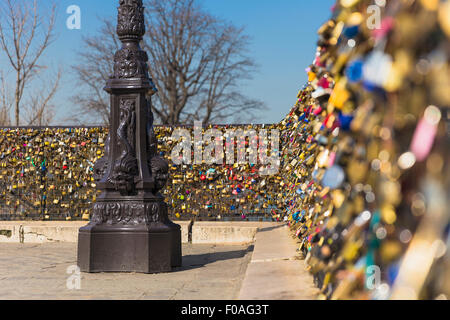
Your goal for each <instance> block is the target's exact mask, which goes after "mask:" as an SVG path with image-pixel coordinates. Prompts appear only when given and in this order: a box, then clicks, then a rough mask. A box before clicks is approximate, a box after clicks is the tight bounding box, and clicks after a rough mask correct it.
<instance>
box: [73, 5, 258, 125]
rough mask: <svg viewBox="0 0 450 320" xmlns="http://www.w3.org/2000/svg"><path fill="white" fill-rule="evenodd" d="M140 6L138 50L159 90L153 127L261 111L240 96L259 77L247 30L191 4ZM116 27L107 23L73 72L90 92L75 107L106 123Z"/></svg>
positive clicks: (88, 40) (245, 116)
mask: <svg viewBox="0 0 450 320" xmlns="http://www.w3.org/2000/svg"><path fill="white" fill-rule="evenodd" d="M145 6H146V25H147V33H146V35H145V36H144V41H143V49H144V50H146V51H147V53H148V54H149V71H150V75H151V77H152V78H153V81H154V82H155V85H156V87H157V89H158V93H157V95H156V96H155V97H156V98H155V99H154V100H153V106H152V109H153V112H154V114H155V118H156V121H159V122H160V123H161V124H168V125H176V124H183V123H192V122H193V121H195V120H199V121H203V122H204V123H214V122H217V121H225V120H230V119H231V118H233V117H234V118H237V117H238V118H239V120H240V121H245V120H247V119H248V120H250V119H251V120H254V119H255V118H257V116H256V115H255V111H257V110H261V109H263V108H265V106H264V104H263V103H262V102H260V101H257V100H254V99H249V98H247V97H246V96H245V95H243V94H242V93H241V92H240V90H239V88H240V86H241V85H242V80H245V79H249V78H250V75H251V74H252V72H254V71H255V69H256V66H255V64H254V63H253V61H252V60H251V59H250V58H249V57H248V56H247V46H248V43H249V39H248V37H247V36H245V35H244V30H243V29H239V28H236V27H235V26H233V25H232V24H230V23H227V22H224V21H222V20H220V19H218V18H216V17H214V16H212V15H211V14H209V13H208V12H206V11H205V10H204V9H203V8H201V7H200V6H199V5H198V4H197V3H196V1H195V0H166V1H158V0H147V1H145ZM114 25H115V24H114ZM114 25H113V24H112V23H111V22H108V20H105V21H104V26H103V28H102V29H101V31H100V35H99V36H97V37H91V38H86V39H84V43H85V50H84V51H83V52H81V53H80V55H81V57H82V59H81V60H80V63H79V64H78V65H77V66H75V67H74V70H75V72H76V75H77V77H78V79H79V80H80V84H84V86H83V88H84V89H86V88H88V89H89V95H88V96H86V95H84V97H82V98H76V99H75V100H76V101H77V102H78V103H79V105H80V107H81V109H82V110H84V111H86V110H91V111H93V112H95V113H96V114H98V115H100V116H101V118H102V120H103V121H104V122H105V123H108V121H107V119H108V115H109V107H108V105H109V102H108V100H107V95H106V94H105V93H103V92H102V88H103V86H104V83H105V81H106V80H107V79H108V77H109V76H110V75H111V74H112V73H113V70H112V67H113V66H112V61H113V54H114V52H115V51H116V50H117V49H118V48H119V43H120V42H119V41H118V38H117V35H116V34H115V27H114ZM84 92H85V91H84ZM91 114H92V112H91Z"/></svg>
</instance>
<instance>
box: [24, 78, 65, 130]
mask: <svg viewBox="0 0 450 320" xmlns="http://www.w3.org/2000/svg"><path fill="white" fill-rule="evenodd" d="M61 75H62V71H61V69H60V70H58V73H57V74H56V76H55V78H54V82H53V86H52V87H51V88H50V89H49V90H43V89H42V88H40V89H39V91H37V92H34V93H33V94H32V95H31V97H30V102H29V103H27V106H26V107H25V122H26V124H27V125H28V126H46V125H49V124H50V123H51V121H52V120H53V117H54V116H55V112H54V106H53V105H52V104H51V101H52V99H53V97H54V96H55V94H56V91H57V90H58V87H59V82H60V80H61ZM42 82H44V81H42Z"/></svg>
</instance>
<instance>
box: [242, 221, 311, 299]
mask: <svg viewBox="0 0 450 320" xmlns="http://www.w3.org/2000/svg"><path fill="white" fill-rule="evenodd" d="M297 247H298V245H297V244H296V241H295V240H293V239H292V238H291V236H290V232H289V229H288V227H287V225H276V226H272V227H266V228H262V229H259V230H258V233H257V234H256V240H255V248H254V252H253V255H252V259H251V261H250V264H249V266H248V268H247V271H246V275H245V278H244V281H243V284H242V288H241V291H240V294H239V299H241V300H266V299H267V300H314V299H315V298H316V296H317V294H318V289H317V288H316V287H315V286H314V281H313V277H312V276H311V275H310V274H309V272H308V271H306V270H305V265H304V261H303V260H300V259H299V255H298V253H297V252H296V249H297Z"/></svg>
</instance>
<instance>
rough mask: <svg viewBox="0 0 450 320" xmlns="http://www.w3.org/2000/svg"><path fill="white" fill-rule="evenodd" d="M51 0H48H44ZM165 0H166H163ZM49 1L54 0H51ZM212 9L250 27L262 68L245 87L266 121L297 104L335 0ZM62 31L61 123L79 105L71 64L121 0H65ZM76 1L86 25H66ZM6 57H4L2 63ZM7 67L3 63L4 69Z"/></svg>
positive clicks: (253, 0) (213, 3)
mask: <svg viewBox="0 0 450 320" xmlns="http://www.w3.org/2000/svg"><path fill="white" fill-rule="evenodd" d="M40 1H42V2H47V0H40ZM162 1H163V0H162ZM48 2H49V1H48ZM200 2H201V3H202V4H203V5H204V7H205V8H206V9H208V11H210V12H211V13H213V14H214V15H216V16H218V17H220V18H223V19H226V20H228V21H229V22H232V23H233V24H235V25H237V26H243V27H245V30H246V34H247V35H248V36H250V38H251V45H250V48H249V49H250V52H249V54H250V56H251V57H253V58H254V60H255V62H256V63H257V64H258V65H259V71H258V72H257V73H255V75H254V77H253V79H252V80H249V81H247V82H246V84H245V86H243V87H242V91H243V93H244V94H246V95H247V96H250V97H252V98H258V99H260V100H262V101H264V102H265V103H266V104H267V106H268V108H269V110H267V111H266V112H265V113H264V114H263V115H261V116H260V121H259V122H262V123H274V122H278V121H280V120H281V119H282V118H283V117H284V116H285V115H286V113H288V112H289V110H290V108H291V107H292V105H293V104H294V103H295V98H296V95H297V92H298V90H299V89H300V88H301V87H302V86H303V85H304V84H305V82H306V74H305V71H304V70H305V68H306V67H307V66H308V65H309V64H310V63H311V61H312V60H313V58H314V54H315V49H316V42H317V29H318V28H319V27H320V26H321V25H322V24H323V22H325V21H326V20H327V19H328V18H329V17H330V15H331V10H330V8H331V7H332V5H333V4H334V2H335V0H316V1H307V0H280V1H270V0H200ZM57 4H58V12H57V14H58V20H57V28H56V31H57V36H58V38H57V39H56V41H55V42H54V43H53V45H52V46H51V47H50V49H49V51H48V52H47V54H46V55H45V57H44V60H43V62H44V63H46V64H48V65H51V66H52V67H55V66H57V65H62V66H63V68H64V70H65V75H64V77H63V79H62V83H61V89H60V91H59V92H58V94H57V96H56V98H55V101H54V102H55V105H57V119H55V120H54V122H55V124H60V123H58V122H61V120H60V119H63V118H64V117H65V116H66V114H67V111H68V110H69V109H72V108H73V105H72V103H71V102H70V97H71V95H72V94H73V91H74V90H73V85H74V84H75V79H74V78H73V75H72V74H71V73H70V65H73V64H75V63H76V59H77V55H76V51H77V50H80V49H81V46H82V42H81V40H82V37H83V36H89V35H92V34H95V32H96V31H97V30H98V29H99V26H100V20H99V18H103V17H105V18H106V17H111V18H112V19H114V20H115V17H116V13H117V10H116V7H117V5H118V0H100V1H98V0H97V1H92V0H59V1H57ZM70 5H78V6H79V7H80V8H81V30H69V29H67V28H66V19H67V18H68V16H69V15H68V14H67V13H66V9H67V7H68V6H70ZM3 63H4V60H2V59H1V58H0V67H1V66H2V64H3ZM2 69H3V68H2Z"/></svg>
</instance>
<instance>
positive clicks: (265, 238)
mask: <svg viewBox="0 0 450 320" xmlns="http://www.w3.org/2000/svg"><path fill="white" fill-rule="evenodd" d="M15 227H16V226H14V228H15ZM32 227H33V228H36V226H32ZM47 227H49V225H45V228H47ZM58 228H59V229H58ZM71 228H73V227H71ZM197 228H198V231H199V234H201V237H199V239H198V241H211V242H213V243H209V244H208V243H184V244H183V267H181V268H177V269H175V270H174V271H173V272H171V273H165V274H154V275H148V274H129V273H128V274H126V273H102V274H86V273H82V274H81V289H80V290H69V289H68V288H67V284H66V283H67V279H68V278H69V277H70V276H71V275H70V274H68V273H67V268H68V267H70V266H74V265H76V263H77V261H76V255H77V245H76V243H74V242H47V240H48V237H46V238H45V239H44V240H45V241H44V242H43V243H27V242H25V243H17V242H9V243H1V242H0V300H2V299H125V300H127V299H161V300H167V299H177V300H191V299H192V300H205V299H210V300H234V299H240V300H263V299H267V300H304V299H308V300H309V299H315V297H316V294H317V293H318V290H317V289H316V288H315V287H314V285H313V279H312V276H311V275H310V274H309V273H308V272H307V271H306V270H305V268H304V261H302V260H299V259H298V253H297V252H296V248H297V247H298V245H297V244H296V241H295V240H293V239H292V237H291V235H290V232H289V229H288V227H287V226H286V225H285V224H283V223H269V224H268V223H257V224H255V223H253V224H252V223H231V224H230V223H228V224H227V223H225V224H222V223H203V224H202V223H199V224H198V225H197ZM64 229H65V228H63V227H61V226H59V225H58V226H57V228H56V229H55V228H53V227H52V228H49V229H48V230H49V231H46V232H47V234H50V233H53V234H54V235H57V236H60V237H61V238H63V236H62V235H63V234H64V233H63V232H61V230H64ZM42 230H44V229H40V230H39V231H40V232H42ZM55 230H60V231H55ZM29 233H30V234H31V229H30V231H29ZM70 233H72V231H70ZM11 238H12V237H11ZM69 238H70V239H72V238H73V237H69ZM31 240H32V241H34V239H31ZM219 240H221V241H224V243H222V244H219V243H215V242H217V241H219ZM248 240H251V241H253V240H254V242H253V244H251V243H250V244H248V243H247V244H245V243H241V244H232V243H231V242H233V241H241V242H243V241H248Z"/></svg>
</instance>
